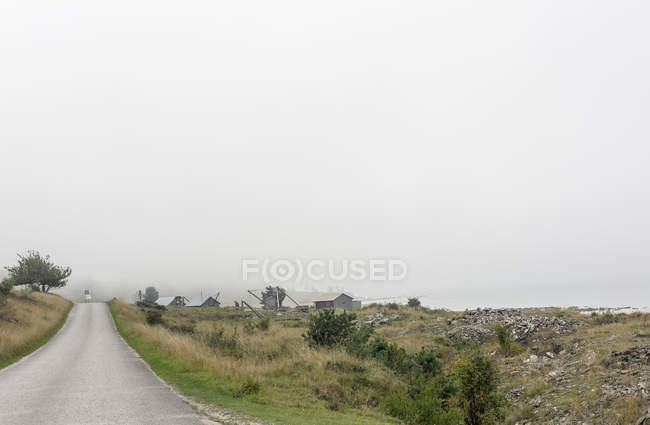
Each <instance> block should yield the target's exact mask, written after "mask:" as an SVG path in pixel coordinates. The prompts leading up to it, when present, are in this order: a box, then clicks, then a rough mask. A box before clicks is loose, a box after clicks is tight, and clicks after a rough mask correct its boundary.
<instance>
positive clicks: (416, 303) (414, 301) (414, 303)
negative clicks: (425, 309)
mask: <svg viewBox="0 0 650 425" xmlns="http://www.w3.org/2000/svg"><path fill="white" fill-rule="evenodd" d="M407 304H408V306H409V307H420V300H419V299H417V298H409V300H408V303H407Z"/></svg>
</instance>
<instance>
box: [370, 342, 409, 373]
mask: <svg viewBox="0 0 650 425" xmlns="http://www.w3.org/2000/svg"><path fill="white" fill-rule="evenodd" d="M368 355H369V356H370V357H372V358H374V359H376V360H378V361H380V362H381V363H383V364H384V365H386V367H388V368H389V369H391V370H393V371H395V372H397V373H401V374H406V373H408V372H409V371H410V370H411V366H412V365H413V361H412V359H411V358H410V357H409V355H408V354H407V353H406V350H404V348H402V347H400V346H399V345H397V344H395V343H389V342H388V341H386V339H384V338H383V337H376V338H375V339H373V340H372V341H370V344H369V346H368Z"/></svg>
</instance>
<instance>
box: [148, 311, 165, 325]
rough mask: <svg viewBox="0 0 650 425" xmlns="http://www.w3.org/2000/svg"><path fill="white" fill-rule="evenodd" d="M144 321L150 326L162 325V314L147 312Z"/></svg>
mask: <svg viewBox="0 0 650 425" xmlns="http://www.w3.org/2000/svg"><path fill="white" fill-rule="evenodd" d="M144 319H145V321H146V322H147V323H148V324H150V325H157V324H160V323H163V318H162V313H161V312H160V311H159V310H147V311H146V313H145V314H144Z"/></svg>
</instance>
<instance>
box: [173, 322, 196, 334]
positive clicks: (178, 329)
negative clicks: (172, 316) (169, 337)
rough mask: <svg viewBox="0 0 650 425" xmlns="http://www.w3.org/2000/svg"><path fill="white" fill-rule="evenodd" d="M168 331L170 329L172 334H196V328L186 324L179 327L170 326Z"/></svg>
mask: <svg viewBox="0 0 650 425" xmlns="http://www.w3.org/2000/svg"><path fill="white" fill-rule="evenodd" d="M167 329H169V330H170V331H172V332H176V333H181V334H193V333H194V332H195V328H194V325H193V324H187V325H186V324H185V323H181V324H179V325H176V324H174V325H169V326H168V327H167Z"/></svg>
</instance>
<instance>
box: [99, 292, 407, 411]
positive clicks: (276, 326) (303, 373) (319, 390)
mask: <svg viewBox="0 0 650 425" xmlns="http://www.w3.org/2000/svg"><path fill="white" fill-rule="evenodd" d="M111 307H112V309H113V311H114V314H115V315H116V318H117V320H118V321H119V323H120V324H121V325H124V326H126V327H127V328H128V330H129V331H130V332H132V333H133V334H135V336H136V338H137V339H138V340H141V341H145V342H147V343H149V344H152V345H153V346H155V348H156V350H157V351H158V352H160V353H164V354H166V355H169V356H171V357H172V358H174V359H178V360H179V361H180V362H182V368H183V369H185V370H188V371H196V372H197V373H200V374H202V375H203V376H205V377H206V379H209V380H211V381H213V382H216V383H218V384H219V385H218V387H219V388H220V391H221V392H222V393H224V394H226V395H228V396H230V397H235V398H242V394H244V395H245V397H244V398H246V399H250V400H252V401H253V402H255V403H258V404H262V405H268V406H271V405H272V406H275V407H280V408H283V409H289V411H291V410H295V412H296V414H304V412H305V410H314V411H318V409H320V413H314V412H312V414H316V415H324V416H325V415H330V416H331V415H332V413H333V412H334V411H336V412H337V413H339V412H340V413H341V414H348V415H351V416H355V417H356V416H358V417H359V420H360V421H359V422H357V421H356V420H354V419H351V418H350V417H347V418H343V417H342V418H341V421H342V422H340V423H366V422H367V421H368V420H369V421H370V422H369V423H392V422H394V421H393V420H391V419H389V418H387V417H385V416H384V415H382V414H381V413H380V412H379V411H378V410H377V405H378V403H379V399H380V398H381V397H383V396H384V395H385V394H387V393H388V392H390V388H391V387H394V386H395V385H398V383H396V381H397V379H396V377H395V376H394V375H393V374H392V373H391V372H389V371H388V370H386V369H385V368H383V367H381V366H380V365H379V364H378V363H377V362H373V361H363V360H359V359H357V358H355V357H352V356H350V355H348V354H347V353H345V352H344V351H342V350H313V349H310V348H309V347H308V345H307V344H306V343H305V341H304V339H303V338H302V336H301V335H302V333H303V332H304V331H305V329H304V327H296V323H295V322H296V321H292V320H291V319H281V318H273V319H272V320H271V325H270V328H269V329H268V330H262V329H258V328H256V327H252V326H244V321H242V320H241V319H239V317H238V315H237V314H233V312H232V311H229V310H228V309H220V310H219V311H218V312H215V309H174V308H170V309H169V311H167V312H165V313H164V320H165V322H166V326H162V325H154V326H150V325H148V324H146V323H145V321H144V313H143V312H142V311H141V310H140V309H138V308H136V307H135V306H132V305H128V304H124V303H121V302H119V301H112V302H111ZM249 321H250V320H249ZM173 325H174V326H176V327H177V328H179V327H181V325H184V326H186V327H189V328H192V327H193V328H194V333H183V332H175V331H172V330H170V329H169V328H170V327H173ZM221 331H222V332H223V333H222V336H221V337H220V339H219V341H220V342H218V343H213V344H210V342H209V339H210V335H214V334H215V333H216V332H221ZM351 370H352V371H358V372H357V373H354V372H353V373H350V371H351ZM252 384H253V385H252ZM251 387H253V388H255V391H253V394H247V389H248V388H251ZM257 388H259V390H258V389H257ZM221 401H223V399H221ZM298 412H300V413H298ZM328 412H329V413H328ZM324 416H323V417H324ZM364 416H367V418H366V419H365V420H364V419H363V417H364ZM271 419H273V418H271ZM305 423H308V422H305ZM315 423H324V422H318V421H316V422H315Z"/></svg>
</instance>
